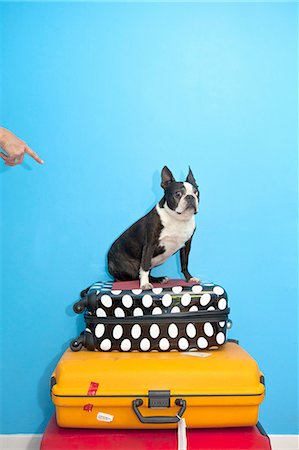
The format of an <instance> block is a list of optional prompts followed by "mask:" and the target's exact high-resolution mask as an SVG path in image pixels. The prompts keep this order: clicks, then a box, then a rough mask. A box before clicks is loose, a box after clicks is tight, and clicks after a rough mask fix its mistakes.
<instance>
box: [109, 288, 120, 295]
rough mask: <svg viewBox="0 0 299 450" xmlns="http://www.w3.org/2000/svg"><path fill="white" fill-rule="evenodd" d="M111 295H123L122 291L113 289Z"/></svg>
mask: <svg viewBox="0 0 299 450" xmlns="http://www.w3.org/2000/svg"><path fill="white" fill-rule="evenodd" d="M111 294H112V295H119V294H121V289H116V290H115V289H113V290H112V291H111Z"/></svg>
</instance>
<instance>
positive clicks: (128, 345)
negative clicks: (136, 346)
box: [120, 339, 132, 352]
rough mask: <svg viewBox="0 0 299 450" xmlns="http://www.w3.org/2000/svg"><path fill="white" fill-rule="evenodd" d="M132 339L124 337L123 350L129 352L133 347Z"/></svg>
mask: <svg viewBox="0 0 299 450" xmlns="http://www.w3.org/2000/svg"><path fill="white" fill-rule="evenodd" d="M131 345H132V344H131V341H130V340H129V339H124V340H123V341H122V343H121V344H120V348H121V349H122V351H123V352H128V351H129V350H130V349H131Z"/></svg>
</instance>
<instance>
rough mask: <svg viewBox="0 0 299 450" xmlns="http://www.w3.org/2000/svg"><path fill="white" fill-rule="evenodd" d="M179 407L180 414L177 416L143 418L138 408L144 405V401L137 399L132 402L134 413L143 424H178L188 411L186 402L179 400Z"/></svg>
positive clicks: (176, 402)
mask: <svg viewBox="0 0 299 450" xmlns="http://www.w3.org/2000/svg"><path fill="white" fill-rule="evenodd" d="M175 404H176V405H177V406H181V409H180V410H179V412H178V414H177V415H176V416H143V415H142V414H141V412H140V411H139V409H138V407H139V406H142V405H143V400H141V398H137V399H136V400H133V401H132V407H133V411H134V413H135V414H136V416H137V417H138V419H139V420H140V422H142V423H177V422H178V421H179V420H180V419H181V417H182V415H183V414H184V412H185V410H186V406H187V405H186V400H182V399H181V398H177V399H176V401H175Z"/></svg>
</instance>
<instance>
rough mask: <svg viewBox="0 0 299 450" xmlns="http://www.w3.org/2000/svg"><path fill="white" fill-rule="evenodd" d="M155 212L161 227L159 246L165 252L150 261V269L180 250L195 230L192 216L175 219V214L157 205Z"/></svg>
mask: <svg viewBox="0 0 299 450" xmlns="http://www.w3.org/2000/svg"><path fill="white" fill-rule="evenodd" d="M156 210H157V212H158V214H159V216H160V220H161V223H162V225H163V229H162V232H161V235H160V239H159V245H160V246H161V247H164V249H165V252H164V253H162V254H161V255H158V256H155V257H154V258H153V259H152V261H151V266H152V267H155V266H159V265H160V264H162V263H163V262H164V261H166V259H168V258H169V257H170V256H171V255H173V254H174V253H176V252H177V251H178V250H179V249H180V248H182V247H184V245H185V243H186V242H187V241H188V240H189V239H190V238H191V236H192V234H193V233H194V230H195V219H194V215H193V214H192V216H191V217H189V218H187V219H186V220H183V218H181V217H180V216H178V218H176V217H175V215H174V214H176V213H174V214H172V211H171V210H170V212H169V211H167V209H165V208H160V207H159V205H157V206H156Z"/></svg>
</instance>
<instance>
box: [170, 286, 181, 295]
mask: <svg viewBox="0 0 299 450" xmlns="http://www.w3.org/2000/svg"><path fill="white" fill-rule="evenodd" d="M182 290H183V287H182V286H173V288H172V292H173V293H174V294H179V293H180V292H182Z"/></svg>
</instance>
